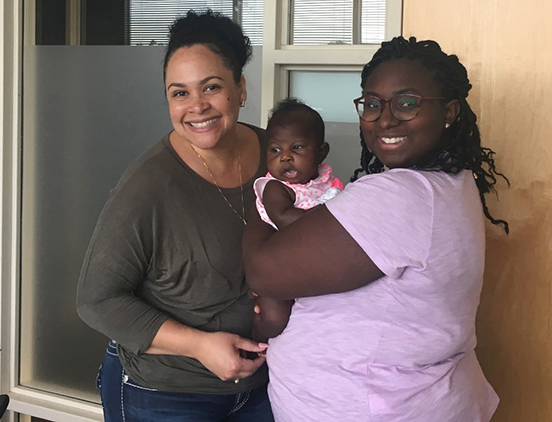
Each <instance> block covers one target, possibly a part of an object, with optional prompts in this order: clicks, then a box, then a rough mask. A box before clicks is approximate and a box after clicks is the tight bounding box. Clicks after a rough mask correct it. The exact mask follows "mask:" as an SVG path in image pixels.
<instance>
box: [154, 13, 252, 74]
mask: <svg viewBox="0 0 552 422" xmlns="http://www.w3.org/2000/svg"><path fill="white" fill-rule="evenodd" d="M196 44H201V45H205V46H206V47H208V48H209V49H210V50H211V51H212V52H214V53H216V54H218V55H219V56H220V57H221V58H222V60H223V61H224V64H225V65H226V67H228V69H230V70H232V74H233V76H234V80H235V81H236V83H238V82H239V81H240V78H241V75H242V71H243V67H244V66H245V65H246V64H247V62H248V61H249V59H251V52H252V48H251V42H250V41H249V37H248V36H246V35H244V34H243V31H242V29H241V27H240V26H239V25H238V24H237V23H235V22H234V21H232V19H230V18H228V17H226V16H224V15H222V14H220V13H217V12H213V11H212V10H207V11H206V12H203V13H196V12H194V11H193V10H190V11H188V13H187V14H186V16H183V17H181V18H178V19H177V20H175V21H174V22H173V24H172V25H171V28H170V32H169V44H168V46H167V52H166V53H165V60H164V64H163V80H165V77H166V73H167V65H168V64H169V60H170V59H171V57H172V56H173V54H174V53H175V51H176V50H178V49H179V48H182V47H191V46H193V45H196Z"/></svg>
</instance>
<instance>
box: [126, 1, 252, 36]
mask: <svg viewBox="0 0 552 422" xmlns="http://www.w3.org/2000/svg"><path fill="white" fill-rule="evenodd" d="M207 8H209V9H211V10H213V11H215V12H220V13H222V14H224V15H226V16H228V17H231V18H232V19H234V20H235V21H236V22H239V23H240V24H241V25H242V28H243V30H244V32H245V34H246V35H247V36H249V38H250V39H251V43H252V44H253V45H262V42H263V1H262V0H243V1H236V0H164V1H162V2H160V1H158V0H130V1H129V5H128V19H129V38H130V40H129V43H130V45H163V44H166V43H167V29H168V27H169V26H170V24H171V23H172V22H173V21H174V19H175V18H176V17H178V16H181V15H184V14H185V13H186V12H187V11H188V10H190V9H193V10H196V11H202V10H206V9H207Z"/></svg>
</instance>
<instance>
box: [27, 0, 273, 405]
mask: <svg viewBox="0 0 552 422" xmlns="http://www.w3.org/2000/svg"><path fill="white" fill-rule="evenodd" d="M95 1H96V0H95ZM98 1H99V2H100V3H101V2H104V0H101V1H100V0H98ZM61 3H63V4H64V2H61ZM87 3H88V4H90V3H92V2H87ZM83 5H84V3H83ZM43 6H46V3H44V4H43ZM46 9H47V8H46ZM46 9H44V8H43V9H42V11H40V10H37V14H38V15H37V19H38V20H40V21H41V22H42V24H41V26H40V27H39V25H38V24H37V33H36V35H37V37H36V39H37V41H39V42H40V40H43V41H46V40H53V41H55V42H56V43H58V44H62V41H63V42H64V41H66V40H65V39H64V38H63V36H62V35H63V34H62V32H60V31H58V32H57V35H56V36H55V37H53V36H48V34H47V31H46V29H45V27H47V28H50V29H52V30H55V29H56V27H55V26H51V25H50V26H48V25H45V23H46V22H50V23H51V22H55V21H58V22H63V19H64V18H63V19H61V18H60V16H65V14H64V13H65V12H64V11H58V12H60V13H53V11H52V10H46ZM85 10H86V11H87V13H88V17H89V18H90V17H91V16H101V14H98V13H99V12H98V10H96V11H93V10H92V9H90V8H88V9H85ZM41 16H43V17H44V19H42V20H41ZM98 19H100V18H98ZM100 21H101V19H100ZM98 22H99V21H98ZM89 23H90V20H89ZM67 26H71V25H70V24H69V25H67ZM95 27H96V28H101V25H97V26H95ZM40 28H42V29H40ZM58 29H59V28H58ZM81 29H83V28H81ZM88 29H89V31H88V32H87V37H88V38H89V39H90V37H93V33H92V32H93V31H91V26H90V25H89V26H88ZM41 31H42V32H41ZM45 31H46V32H45ZM83 31H84V29H83ZM54 32H55V31H54ZM83 33H84V32H83ZM39 35H40V37H39ZM108 38H109V37H104V38H103V39H104V41H105V43H108V41H109V42H111V41H113V40H114V39H115V38H117V39H119V40H120V39H121V34H120V33H119V32H118V33H117V36H116V37H112V38H111V39H109V40H108ZM94 39H98V38H97V37H96V38H94ZM106 40H107V41H106ZM52 43H53V42H52ZM164 53H165V49H164V47H159V46H154V47H133V46H124V45H98V46H89V45H86V46H85V45H75V46H69V45H26V46H24V56H23V75H24V80H23V112H22V120H23V133H22V199H21V201H22V203H21V209H22V215H21V262H20V264H21V303H20V310H21V326H20V384H21V385H24V386H26V387H31V388H35V389H39V390H44V391H48V392H53V393H56V394H61V395H66V396H70V397H76V398H79V399H83V400H88V401H91V402H97V403H98V402H99V395H98V392H97V391H96V389H95V377H96V373H97V370H98V367H99V365H100V363H101V361H102V359H103V353H104V350H105V347H106V344H107V340H108V339H107V338H105V337H104V336H102V335H101V334H99V333H97V332H95V331H94V330H92V329H91V328H89V327H88V326H86V325H85V324H84V323H83V322H82V321H81V320H80V319H79V317H78V315H77V313H76V308H75V300H76V287H77V280H78V277H79V273H80V267H81V264H82V261H83V258H84V253H85V251H86V248H87V246H88V242H89V240H90V237H91V235H92V231H93V229H94V226H95V224H96V220H97V218H98V216H99V213H100V211H101V209H102V207H103V205H104V203H105V201H106V199H107V196H108V194H109V191H110V189H112V188H113V187H114V186H115V184H116V183H117V180H118V179H119V177H120V176H121V174H122V173H123V172H124V170H125V168H126V167H127V165H128V164H130V162H131V161H133V160H134V159H135V158H136V157H137V156H138V155H139V154H140V153H142V152H143V151H144V150H146V149H147V148H148V147H149V146H151V145H152V144H153V143H155V142H156V141H158V140H159V139H160V138H161V137H162V136H163V135H165V134H166V133H168V132H169V131H170V130H171V129H172V127H171V124H170V119H169V116H168V110H167V106H166V100H165V98H164V88H163V80H162V78H163V69H162V66H163V56H164ZM261 54H262V52H261V47H254V49H253V60H252V62H251V63H250V64H249V65H248V66H247V68H246V69H245V76H246V79H247V83H248V87H249V89H248V101H247V105H246V107H245V108H242V109H241V110H240V120H241V121H244V122H248V123H252V124H256V125H259V123H260V92H261V88H260V87H261Z"/></svg>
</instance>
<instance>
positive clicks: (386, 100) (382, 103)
mask: <svg viewBox="0 0 552 422" xmlns="http://www.w3.org/2000/svg"><path fill="white" fill-rule="evenodd" d="M400 95H404V96H409V97H415V98H417V99H418V107H417V108H416V114H415V115H414V116H412V118H411V119H401V118H400V117H398V116H396V115H395V112H394V111H393V107H391V101H393V99H394V98H396V97H398V96H400ZM366 97H371V98H376V99H377V100H378V101H379V102H380V104H381V105H382V107H381V109H380V114H379V115H378V117H376V118H375V119H374V120H366V119H364V118H363V117H362V116H361V113H360V110H359V109H358V105H359V103H360V102H361V101H362V100H363V99H365V98H366ZM426 100H446V98H445V97H422V96H421V95H417V94H396V95H393V96H392V97H391V98H386V99H384V98H379V97H377V96H375V95H367V96H365V95H362V96H360V97H358V98H355V99H354V100H353V103H354V104H355V109H356V112H357V114H358V117H360V118H361V119H362V120H364V121H365V122H369V123H372V122H375V121H377V120H378V119H379V118H380V117H381V114H382V113H383V109H384V107H385V104H386V103H389V110H390V111H391V114H392V115H393V117H395V118H396V119H397V120H400V121H401V122H409V121H410V120H413V119H415V118H416V116H417V115H418V112H419V111H420V107H421V105H422V101H426Z"/></svg>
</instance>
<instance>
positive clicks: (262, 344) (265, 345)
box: [259, 343, 268, 347]
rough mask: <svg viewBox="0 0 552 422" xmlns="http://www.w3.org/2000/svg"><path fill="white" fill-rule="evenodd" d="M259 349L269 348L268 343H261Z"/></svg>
mask: <svg viewBox="0 0 552 422" xmlns="http://www.w3.org/2000/svg"><path fill="white" fill-rule="evenodd" d="M259 347H268V343H259Z"/></svg>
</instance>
